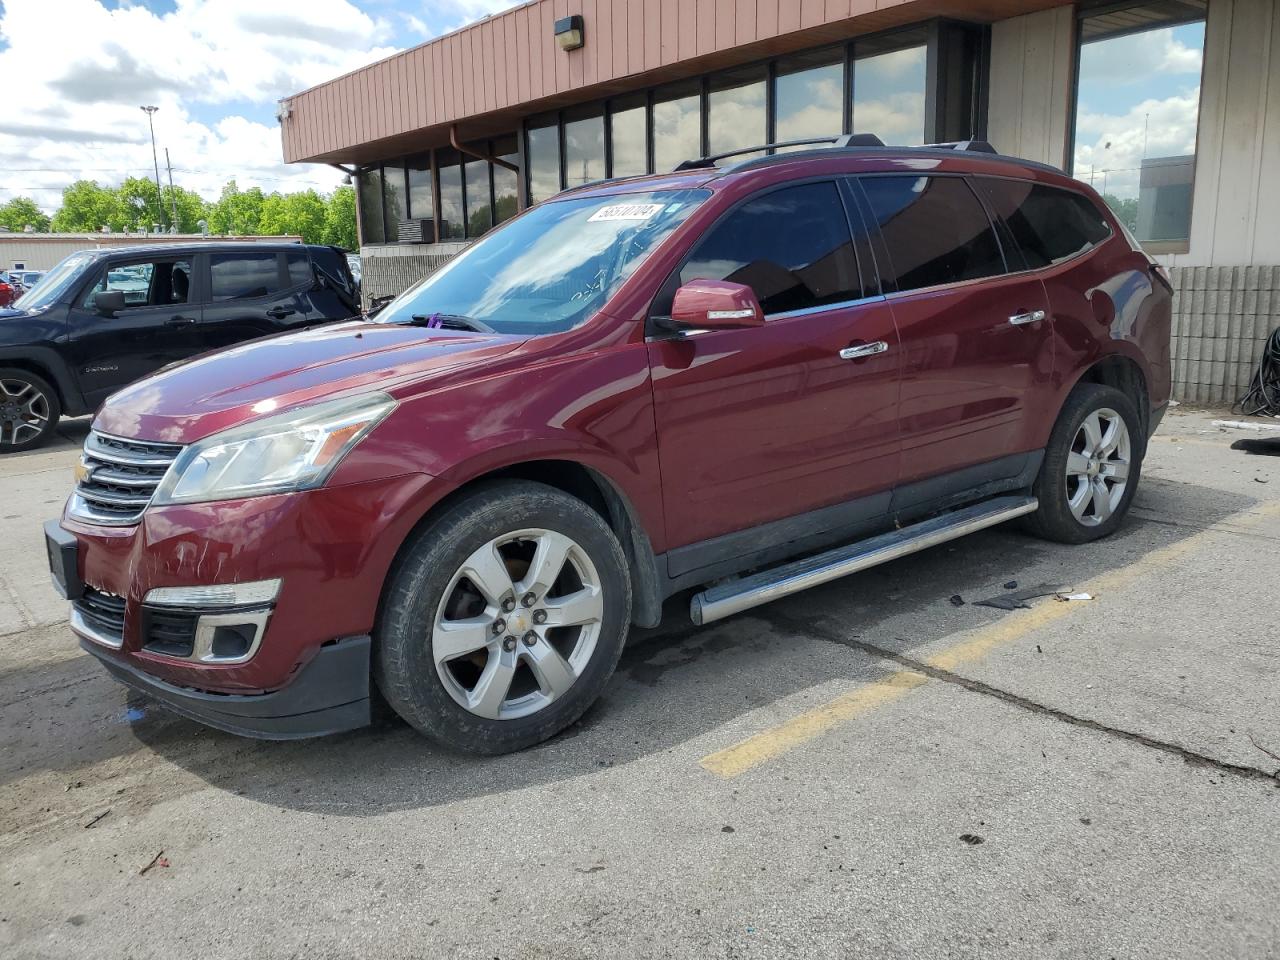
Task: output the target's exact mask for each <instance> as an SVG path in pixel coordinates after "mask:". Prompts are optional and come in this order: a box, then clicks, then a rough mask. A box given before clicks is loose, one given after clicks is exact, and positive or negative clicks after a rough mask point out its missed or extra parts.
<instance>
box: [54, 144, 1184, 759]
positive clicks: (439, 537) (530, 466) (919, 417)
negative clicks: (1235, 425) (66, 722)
mask: <svg viewBox="0 0 1280 960" xmlns="http://www.w3.org/2000/svg"><path fill="white" fill-rule="evenodd" d="M838 144H840V145H839V146H837V147H835V148H831V147H828V148H825V149H816V150H815V149H810V150H804V151H799V152H793V153H787V154H779V155H776V156H766V157H762V158H757V159H750V160H746V161H743V162H738V163H727V162H724V161H723V160H721V164H722V165H716V163H715V161H713V160H702V161H695V162H692V163H688V164H684V165H682V169H679V170H678V171H677V172H675V173H672V174H669V175H660V176H650V177H640V178H633V179H624V180H616V181H612V182H605V183H599V184H594V185H589V186H586V187H582V188H579V189H576V190H571V191H568V192H565V193H562V194H560V195H559V196H557V197H555V198H553V199H552V200H551V201H549V202H546V203H543V204H541V205H539V206H536V207H534V208H532V209H531V210H529V211H527V212H525V213H524V214H522V215H521V216H519V217H517V218H515V219H513V220H512V221H510V222H509V223H507V224H505V225H503V226H502V227H501V228H499V229H496V230H494V231H492V232H491V233H489V234H487V235H486V236H485V237H484V238H483V239H481V240H479V241H478V242H477V243H476V244H474V245H473V246H471V247H470V248H469V249H468V250H467V251H466V252H465V253H463V254H462V255H461V256H459V257H457V258H456V259H454V260H453V261H451V262H450V263H449V264H448V265H447V266H445V267H444V268H443V269H442V270H440V271H439V272H437V273H435V274H434V275H432V276H430V277H428V278H426V279H425V280H423V281H421V282H420V283H419V284H418V285H417V286H415V287H413V288H412V289H410V290H408V291H407V292H405V293H404V294H403V295H402V296H400V297H399V298H397V299H396V300H395V301H394V302H393V303H392V304H390V305H389V306H388V307H387V308H386V309H385V310H384V311H383V312H382V313H381V314H380V315H379V316H378V317H377V318H376V319H374V320H366V321H361V322H353V323H348V324H340V325H336V326H330V327H326V328H324V329H320V330H313V331H306V332H302V333H297V334H294V335H290V336H284V337H277V338H274V339H270V340H265V341H261V342H259V343H256V344H252V345H247V346H244V347H239V348H235V349H232V350H227V351H224V352H222V353H219V354H215V355H213V356H210V357H207V358H205V359H203V360H200V361H198V362H195V363H191V364H187V365H186V366H184V367H181V368H179V369H176V370H172V371H169V372H166V373H162V374H160V375H158V376H155V377H152V378H150V379H147V380H144V381H142V382H140V383H138V384H135V385H134V386H132V387H129V388H127V389H125V390H123V391H121V392H120V393H118V394H116V395H115V396H114V397H112V398H111V399H110V400H109V401H108V402H107V403H106V405H105V406H104V407H103V408H102V410H101V411H100V412H99V414H98V416H97V419H96V420H95V421H94V424H93V429H92V432H91V434H90V435H89V437H88V439H87V441H86V443H85V447H84V458H83V461H82V462H81V465H80V467H79V468H78V483H77V486H76V489H75V491H74V493H73V494H72V496H71V498H70V500H69V501H68V503H67V506H66V509H65V512H64V513H63V516H62V519H61V522H58V521H50V523H49V524H48V526H47V527H46V531H47V536H48V545H49V552H50V557H51V562H52V566H53V575H54V580H55V583H56V584H57V585H58V587H59V589H61V590H62V591H64V592H65V594H66V595H67V596H68V597H69V598H71V601H72V605H71V626H72V629H73V630H74V631H75V633H76V634H78V635H79V637H80V638H81V645H82V646H83V647H84V649H86V650H88V651H89V652H90V653H92V654H93V655H94V656H96V657H97V658H98V659H100V660H101V661H102V662H103V663H104V664H105V665H106V667H107V669H108V670H109V671H110V672H111V673H112V674H114V675H115V676H116V677H118V678H119V679H120V680H122V681H124V682H125V683H126V684H129V685H130V686H132V687H135V688H137V689H140V690H143V691H146V692H147V693H149V694H151V695H152V696H154V697H155V698H157V699H159V700H160V701H162V702H163V703H165V704H168V705H169V706H170V707H172V708H173V709H175V710H177V711H179V712H181V713H184V714H186V715H188V716H191V717H195V718H197V719H199V720H202V721H204V722H205V723H208V724H211V725H213V726H215V727H220V728H222V729H225V730H231V731H235V732H237V733H242V734H249V735H253V736H261V737H276V738H284V737H301V736H308V735H315V734H323V733H329V732H333V731H338V730H346V729H350V728H353V727H358V726H361V725H362V724H365V723H367V722H368V721H369V717H370V704H371V701H372V700H373V698H374V696H375V694H374V688H375V687H376V689H377V690H379V691H381V695H382V696H383V697H385V699H386V700H387V701H388V702H389V703H390V705H391V706H392V707H393V708H394V709H395V710H396V712H398V713H399V714H400V715H401V716H402V717H403V718H404V719H405V720H407V721H408V722H409V723H410V724H412V725H413V726H414V727H416V728H417V729H418V730H420V731H422V732H423V733H424V734H427V735H428V736H430V737H432V738H434V739H436V740H437V741H439V742H440V743H442V744H445V745H447V746H449V747H452V748H456V749H460V750H466V751H474V752H478V753H499V752H503V751H509V750H515V749H519V748H522V747H526V746H529V745H531V744H534V743H537V742H539V741H541V740H544V739H546V738H547V737H550V736H552V735H553V734H555V733H556V732H557V731H559V730H562V729H563V728H564V727H565V726H566V725H568V724H570V723H572V722H573V721H574V720H576V719H577V718H578V717H579V716H581V714H582V712H583V711H584V710H585V709H586V708H587V707H588V706H589V705H590V704H591V703H592V702H593V701H594V700H595V699H596V698H597V697H598V696H599V695H600V692H601V691H602V689H603V688H604V685H605V683H606V682H607V681H608V679H609V676H610V674H611V673H612V672H613V670H614V666H615V664H616V663H617V661H618V657H619V654H620V653H621V651H622V648H623V643H624V639H625V637H626V634H627V631H628V628H629V626H630V625H631V624H633V623H634V624H639V625H642V626H652V625H655V624H656V623H657V622H658V621H659V618H660V615H661V609H662V603H663V600H664V599H665V598H667V597H669V596H671V595H673V594H675V593H676V592H678V591H681V590H684V589H687V588H692V587H697V588H699V592H698V593H696V595H694V597H693V599H692V601H691V614H692V617H693V619H694V621H695V622H697V623H708V622H711V621H713V620H717V619H719V618H721V617H724V616H728V615H730V614H732V613H736V612H738V611H740V610H744V609H748V608H750V607H752V606H754V605H757V604H760V603H764V602H767V601H769V600H771V599H774V598H776V597H778V596H782V595H785V594H787V593H790V592H793V591H794V590H797V589H800V588H803V587H807V586H811V585H813V584H815V583H821V582H825V581H827V580H830V579H833V578H835V577H837V576H841V575H845V574H848V573H850V572H853V571H856V570H859V569H862V568H864V567H867V566H870V565H872V564H874V563H877V562H882V561H884V560H886V559H891V558H893V557H897V556H901V555H903V554H905V553H909V552H911V551H913V550H918V549H922V548H924V547H927V546H930V545H933V544H936V543H939V542H942V541H944V540H948V539H951V538H954V537H957V536H960V535H962V534H964V533H968V532H970V531H973V530H978V529H982V528H984V527H989V526H992V525H994V524H996V523H1000V522H1004V521H1006V520H1010V519H1013V518H1022V520H1023V522H1025V523H1026V524H1027V525H1028V526H1029V528H1030V529H1031V530H1032V531H1033V532H1035V533H1037V534H1039V535H1040V536H1043V537H1047V538H1049V539H1051V540H1056V541H1060V542H1065V543H1083V542H1085V541H1091V540H1096V539H1098V538H1100V537H1105V536H1107V535H1108V534H1110V533H1112V532H1113V531H1115V530H1116V528H1117V527H1118V525H1119V524H1120V523H1121V519H1122V518H1123V517H1124V515H1125V512H1126V511H1127V509H1128V507H1129V504H1130V502H1131V500H1132V498H1133V495H1134V490H1135V488H1136V486H1137V484H1138V479H1139V474H1140V470H1141V465H1142V460H1143V456H1144V454H1145V452H1146V448H1147V440H1148V437H1149V436H1150V435H1151V433H1152V432H1153V431H1154V430H1155V429H1156V426H1157V424H1158V423H1159V421H1160V419H1161V416H1162V414H1163V412H1164V410H1165V407H1166V404H1167V402H1168V399H1169V380H1170V371H1169V328H1170V304H1171V299H1172V291H1171V289H1170V287H1169V286H1168V283H1167V280H1166V279H1165V278H1164V277H1163V276H1162V274H1161V272H1160V269H1159V267H1157V265H1156V264H1155V263H1154V262H1153V261H1152V260H1151V259H1150V258H1149V257H1148V256H1147V255H1146V254H1145V253H1143V251H1142V250H1141V248H1140V247H1139V246H1138V244H1137V243H1136V242H1135V241H1134V240H1133V239H1132V238H1131V237H1129V236H1127V235H1126V233H1125V231H1124V230H1123V229H1122V227H1121V226H1120V224H1119V223H1118V222H1117V220H1116V219H1115V217H1114V216H1113V215H1112V214H1111V213H1110V212H1109V211H1108V210H1107V208H1106V206H1105V204H1104V203H1103V202H1102V200H1101V199H1100V197H1099V196H1098V194H1097V193H1095V192H1094V191H1093V190H1091V189H1090V188H1089V187H1087V186H1085V185H1083V184H1081V183H1078V182H1076V181H1074V180H1071V179H1069V178H1067V177H1065V176H1063V175H1062V174H1061V173H1060V172H1057V171H1055V170H1053V169H1051V168H1049V167H1043V166H1039V165H1037V164H1033V163H1029V162H1024V161H1020V160H1016V159H1012V158H1008V157H1002V156H998V155H994V154H993V153H985V152H982V151H981V149H980V147H979V146H978V145H970V146H969V147H968V148H966V149H960V148H957V149H949V148H944V147H928V148H893V149H889V148H884V147H883V146H880V147H876V146H871V145H864V146H850V145H847V144H849V141H848V140H840V141H838ZM988 149H989V148H988ZM816 551H826V552H824V553H817V554H815V552H816ZM796 557H803V559H801V560H799V561H796V560H794V558H796ZM751 571H756V572H751Z"/></svg>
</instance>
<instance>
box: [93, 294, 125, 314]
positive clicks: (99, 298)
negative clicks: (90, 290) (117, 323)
mask: <svg viewBox="0 0 1280 960" xmlns="http://www.w3.org/2000/svg"><path fill="white" fill-rule="evenodd" d="M93 305H94V306H95V307H96V308H97V309H98V312H99V313H100V314H102V315H103V316H104V317H114V316H115V315H116V314H117V313H119V312H120V311H121V310H123V309H124V308H125V302H124V291H123V290H103V291H102V292H101V293H95V294H94V295H93Z"/></svg>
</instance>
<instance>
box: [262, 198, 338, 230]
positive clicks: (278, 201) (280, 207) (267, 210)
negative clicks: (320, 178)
mask: <svg viewBox="0 0 1280 960" xmlns="http://www.w3.org/2000/svg"><path fill="white" fill-rule="evenodd" d="M325 213H326V209H325V201H324V198H323V197H321V196H320V194H318V193H316V192H315V191H314V190H303V191H301V192H299V193H290V194H284V195H281V194H279V193H273V194H271V195H269V196H268V197H266V199H265V200H264V201H263V203H262V216H261V219H260V221H259V224H258V230H259V232H260V233H261V234H262V236H264V237H278V236H285V235H287V236H300V237H302V239H303V240H304V241H305V242H307V243H320V242H321V241H322V240H323V239H324V225H325Z"/></svg>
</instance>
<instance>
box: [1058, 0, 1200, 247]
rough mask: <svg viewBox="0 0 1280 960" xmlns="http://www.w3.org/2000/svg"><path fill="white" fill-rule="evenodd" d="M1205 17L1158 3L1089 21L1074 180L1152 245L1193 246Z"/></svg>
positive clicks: (1193, 7) (1083, 41)
mask: <svg viewBox="0 0 1280 960" xmlns="http://www.w3.org/2000/svg"><path fill="white" fill-rule="evenodd" d="M1204 8H1205V5H1204V3H1203V2H1202V0H1184V2H1182V3H1179V4H1167V3H1150V4H1142V5H1139V6H1135V7H1131V8H1127V9H1124V10H1120V11H1118V12H1117V11H1113V12H1110V13H1105V14H1099V15H1098V16H1093V17H1085V18H1084V19H1082V20H1081V21H1080V68H1079V81H1078V83H1079V85H1078V87H1077V90H1076V124H1075V143H1074V144H1073V145H1072V174H1073V175H1074V176H1075V177H1077V178H1078V179H1080V180H1084V181H1086V182H1088V183H1089V184H1091V185H1092V186H1093V188H1094V189H1095V190H1097V191H1098V192H1099V193H1101V194H1102V195H1103V197H1104V198H1105V199H1106V201H1107V204H1108V205H1109V206H1110V207H1111V209H1112V210H1114V211H1115V213H1116V216H1117V218H1118V219H1120V220H1121V221H1122V222H1123V223H1124V224H1125V225H1126V226H1127V227H1128V228H1129V229H1130V230H1132V231H1133V233H1134V235H1135V236H1136V237H1137V238H1138V239H1139V240H1141V241H1142V242H1144V243H1173V244H1175V245H1179V244H1185V243H1186V241H1187V240H1188V238H1189V237H1190V236H1191V194H1192V186H1193V183H1194V180H1195V164H1196V130H1197V127H1198V124H1199V119H1200V74H1201V68H1202V63H1203V59H1204ZM1135 22H1136V23H1141V24H1143V25H1144V26H1145V29H1141V30H1135V29H1134V24H1135Z"/></svg>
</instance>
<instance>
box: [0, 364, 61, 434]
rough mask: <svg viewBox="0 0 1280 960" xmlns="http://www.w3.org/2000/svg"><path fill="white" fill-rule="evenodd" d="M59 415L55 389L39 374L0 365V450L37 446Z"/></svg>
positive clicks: (59, 405) (55, 423)
mask: <svg viewBox="0 0 1280 960" xmlns="http://www.w3.org/2000/svg"><path fill="white" fill-rule="evenodd" d="M61 416H62V403H61V402H60V401H59V400H58V393H57V391H56V390H54V389H53V387H51V386H50V385H49V384H48V382H47V381H45V379H44V378H43V377H39V376H37V375H36V374H34V373H31V372H30V371H28V370H22V369H20V368H17V367H0V454H5V453H16V452H18V451H20V450H30V449H31V448H32V447H38V446H40V444H42V443H44V442H45V441H46V440H47V439H49V436H50V435H51V434H52V433H53V431H54V428H55V427H57V425H58V420H59V418H61Z"/></svg>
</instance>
